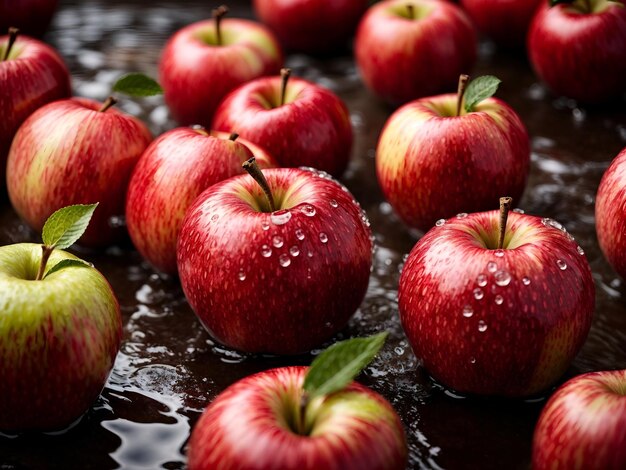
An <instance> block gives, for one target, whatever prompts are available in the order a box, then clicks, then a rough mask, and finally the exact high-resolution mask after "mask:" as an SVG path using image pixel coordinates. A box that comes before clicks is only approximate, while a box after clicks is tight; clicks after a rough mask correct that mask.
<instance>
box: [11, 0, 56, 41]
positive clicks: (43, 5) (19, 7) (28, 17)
mask: <svg viewBox="0 0 626 470" xmlns="http://www.w3.org/2000/svg"><path fill="white" fill-rule="evenodd" d="M58 4H59V0H0V31H6V30H7V29H8V28H10V27H14V28H19V29H20V30H21V31H23V32H24V33H26V34H31V35H34V36H41V35H42V34H43V33H45V32H46V29H48V25H49V24H50V20H51V19H52V15H54V12H55V10H56V9H57V6H58Z"/></svg>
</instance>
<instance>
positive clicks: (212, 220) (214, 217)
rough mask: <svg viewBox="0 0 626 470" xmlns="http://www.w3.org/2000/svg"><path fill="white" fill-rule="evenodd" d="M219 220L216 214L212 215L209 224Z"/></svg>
mask: <svg viewBox="0 0 626 470" xmlns="http://www.w3.org/2000/svg"><path fill="white" fill-rule="evenodd" d="M219 218H220V216H219V215H218V214H213V215H212V216H211V222H215V221H216V220H217V219H219Z"/></svg>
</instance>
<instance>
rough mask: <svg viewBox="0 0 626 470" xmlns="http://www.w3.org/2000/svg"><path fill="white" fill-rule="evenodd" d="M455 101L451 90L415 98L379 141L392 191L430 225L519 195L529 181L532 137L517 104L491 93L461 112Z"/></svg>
mask: <svg viewBox="0 0 626 470" xmlns="http://www.w3.org/2000/svg"><path fill="white" fill-rule="evenodd" d="M456 102H457V96H456V95H455V94H447V95H439V96H434V97H431V98H424V99H421V100H416V101H413V102H411V103H408V104H406V105H404V106H403V107H401V108H400V109H398V110H397V111H396V112H395V113H394V114H392V115H391V117H390V118H389V119H388V120H387V123H386V124H385V126H384V128H383V131H382V133H381V135H380V138H379V140H378V145H377V149H376V173H377V176H378V182H379V184H380V186H381V188H382V190H383V193H384V195H385V198H386V199H387V200H388V201H389V203H390V204H391V205H392V206H393V208H394V209H395V210H396V212H397V213H398V215H399V216H400V217H401V218H402V220H403V221H404V222H405V223H406V224H407V225H409V226H411V227H417V228H419V229H420V230H423V231H426V230H428V229H429V228H430V227H432V226H433V224H434V223H435V221H436V220H438V219H440V218H447V217H451V216H453V215H455V214H457V213H459V212H476V211H481V210H486V209H489V208H491V207H493V204H494V201H497V200H498V197H500V196H502V195H503V194H507V195H509V196H511V197H513V200H514V201H518V200H520V198H521V196H522V193H523V192H524V188H525V186H526V180H527V178H528V173H529V170H530V141H529V139H528V133H527V131H526V128H525V127H524V124H523V123H522V121H521V120H520V118H519V117H518V116H517V114H516V113H515V111H513V110H512V109H511V108H510V107H509V106H508V105H507V104H506V103H504V102H503V101H501V100H499V99H498V98H488V99H486V100H484V101H482V102H480V103H479V104H477V105H476V106H475V107H474V111H473V112H471V113H466V112H465V111H463V112H462V113H461V114H462V115H461V116H455V115H454V114H456ZM476 181H489V184H488V185H480V186H477V185H476Z"/></svg>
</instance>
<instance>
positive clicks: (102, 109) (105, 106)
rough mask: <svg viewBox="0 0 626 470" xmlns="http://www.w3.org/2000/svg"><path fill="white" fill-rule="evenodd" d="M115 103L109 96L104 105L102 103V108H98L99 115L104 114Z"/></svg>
mask: <svg viewBox="0 0 626 470" xmlns="http://www.w3.org/2000/svg"><path fill="white" fill-rule="evenodd" d="M116 103H117V100H116V99H115V98H113V97H112V96H109V97H108V98H107V99H106V100H105V102H104V103H102V106H101V107H100V109H99V110H98V112H99V113H104V112H106V110H107V109H109V108H110V107H111V106H114V105H115V104H116Z"/></svg>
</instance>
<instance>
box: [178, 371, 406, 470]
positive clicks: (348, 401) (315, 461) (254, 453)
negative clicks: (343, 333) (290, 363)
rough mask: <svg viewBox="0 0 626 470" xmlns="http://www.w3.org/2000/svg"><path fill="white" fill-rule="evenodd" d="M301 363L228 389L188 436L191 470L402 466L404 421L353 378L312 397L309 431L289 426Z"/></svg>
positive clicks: (296, 401) (355, 469)
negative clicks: (320, 397) (340, 387)
mask: <svg viewBox="0 0 626 470" xmlns="http://www.w3.org/2000/svg"><path fill="white" fill-rule="evenodd" d="M306 371H307V368H306V367H283V368H280V369H271V370H267V371H264V372H260V373H258V374H255V375H252V376H249V377H246V378H244V379H242V380H240V381H238V382H236V383H235V384H233V385H231V386H230V387H228V388H227V389H226V390H225V391H224V392H222V393H221V394H220V395H219V396H218V397H217V398H216V399H215V401H214V402H213V403H211V405H209V407H208V408H207V409H206V410H205V412H204V413H203V414H202V417H201V418H200V421H199V422H198V424H197V425H196V427H195V428H194V430H193V432H192V434H191V439H190V441H189V468H190V470H205V469H206V470H208V469H214V468H220V469H223V470H235V469H237V470H244V469H245V470H247V469H259V470H261V469H282V470H317V469H325V470H340V469H341V470H374V469H380V470H383V469H384V470H401V469H404V468H406V460H407V451H406V443H405V442H404V439H405V438H404V431H403V429H402V424H401V422H400V420H399V418H398V416H397V415H396V413H395V411H394V410H393V408H392V407H391V405H389V403H388V402H387V401H386V400H385V399H384V398H383V397H381V396H380V395H379V394H377V393H376V392H374V391H372V390H370V389H368V388H367V387H364V386H362V385H359V384H358V383H355V382H352V383H351V384H350V385H348V387H346V388H345V389H343V390H341V391H339V392H336V393H333V394H331V395H328V396H327V397H325V399H324V400H323V401H318V402H312V403H311V406H310V408H309V411H308V413H307V421H310V423H311V425H310V429H309V430H308V432H307V433H306V434H304V435H302V434H300V433H299V432H298V430H297V429H295V428H294V420H295V419H296V418H295V414H297V413H298V412H299V409H298V405H299V403H300V401H301V399H302V395H303V391H302V384H303V381H304V376H305V373H306Z"/></svg>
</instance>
